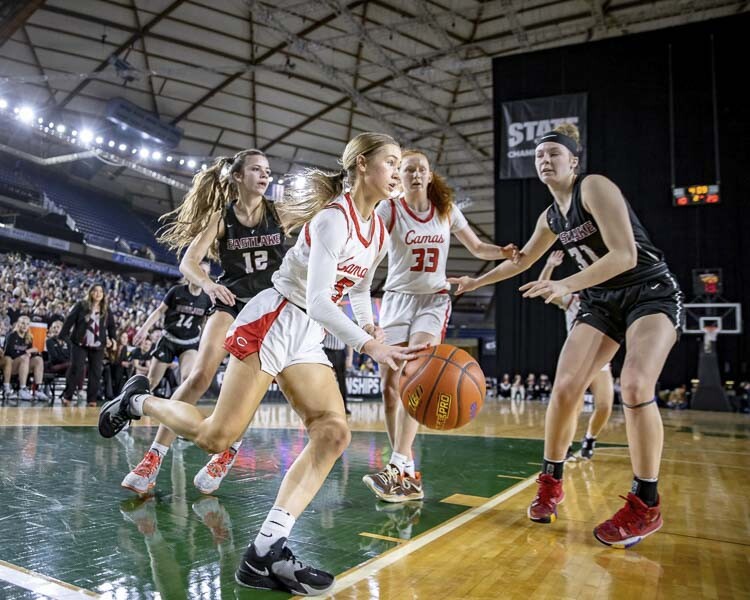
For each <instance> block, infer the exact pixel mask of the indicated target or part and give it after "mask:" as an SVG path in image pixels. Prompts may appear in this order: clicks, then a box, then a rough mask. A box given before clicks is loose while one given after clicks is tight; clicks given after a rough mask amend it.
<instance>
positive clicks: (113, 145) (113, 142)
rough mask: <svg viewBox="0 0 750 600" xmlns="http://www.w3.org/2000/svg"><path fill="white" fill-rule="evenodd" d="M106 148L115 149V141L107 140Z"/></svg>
mask: <svg viewBox="0 0 750 600" xmlns="http://www.w3.org/2000/svg"><path fill="white" fill-rule="evenodd" d="M107 146H109V147H110V148H114V147H115V140H109V141H108V142H107Z"/></svg>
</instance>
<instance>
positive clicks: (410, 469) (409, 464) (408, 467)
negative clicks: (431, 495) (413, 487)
mask: <svg viewBox="0 0 750 600" xmlns="http://www.w3.org/2000/svg"><path fill="white" fill-rule="evenodd" d="M404 475H408V476H409V477H416V476H417V471H416V469H415V467H414V461H413V460H408V461H406V463H404Z"/></svg>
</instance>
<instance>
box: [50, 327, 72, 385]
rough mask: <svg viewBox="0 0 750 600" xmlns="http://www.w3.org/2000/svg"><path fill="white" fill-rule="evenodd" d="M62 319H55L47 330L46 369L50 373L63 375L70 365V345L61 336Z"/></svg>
mask: <svg viewBox="0 0 750 600" xmlns="http://www.w3.org/2000/svg"><path fill="white" fill-rule="evenodd" d="M62 325H63V323H62V321H54V322H53V323H52V324H51V325H50V326H49V330H48V331H47V342H46V343H45V347H46V348H47V364H46V365H45V369H46V370H47V371H48V372H50V373H55V374H56V375H57V374H60V375H63V374H64V373H65V372H66V371H67V370H68V367H69V366H70V346H69V345H68V342H67V341H66V340H64V339H63V338H61V337H60V331H62Z"/></svg>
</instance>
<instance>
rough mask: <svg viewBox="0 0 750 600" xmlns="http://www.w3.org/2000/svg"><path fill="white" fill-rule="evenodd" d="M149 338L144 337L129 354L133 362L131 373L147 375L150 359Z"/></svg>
mask: <svg viewBox="0 0 750 600" xmlns="http://www.w3.org/2000/svg"><path fill="white" fill-rule="evenodd" d="M151 346H152V344H151V340H150V339H149V338H145V339H144V340H143V341H142V342H141V344H140V346H138V347H137V348H136V349H135V350H133V353H132V354H131V355H130V360H131V361H132V362H133V375H145V376H146V377H148V367H149V362H150V361H151Z"/></svg>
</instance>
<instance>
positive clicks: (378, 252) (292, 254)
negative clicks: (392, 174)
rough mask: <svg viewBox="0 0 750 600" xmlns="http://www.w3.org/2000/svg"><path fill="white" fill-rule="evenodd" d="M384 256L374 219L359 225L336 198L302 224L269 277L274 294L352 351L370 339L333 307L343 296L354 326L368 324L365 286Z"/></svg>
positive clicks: (345, 202) (383, 235) (346, 201)
mask: <svg viewBox="0 0 750 600" xmlns="http://www.w3.org/2000/svg"><path fill="white" fill-rule="evenodd" d="M387 251H388V232H387V231H386V228H385V225H384V224H383V221H382V219H381V218H380V217H378V215H377V214H375V213H373V215H372V218H370V219H369V220H368V221H365V220H363V219H362V217H361V216H360V214H359V212H358V211H357V208H356V207H355V206H354V203H353V202H352V200H351V198H350V197H349V194H344V195H343V196H340V197H339V198H337V199H336V200H334V201H333V202H331V203H330V204H328V205H327V206H326V207H325V208H323V209H322V210H321V211H320V212H319V213H318V214H316V215H315V216H314V217H313V219H312V220H311V221H310V222H309V223H307V224H306V225H305V226H304V227H303V228H302V231H301V232H300V235H299V237H298V238H297V243H296V244H295V245H294V247H293V248H292V249H291V250H289V252H287V254H286V256H284V260H283V261H282V263H281V267H280V268H279V270H278V271H276V273H274V275H273V277H272V281H273V285H274V287H275V288H276V290H277V291H278V292H279V293H280V294H281V295H282V296H284V297H285V298H287V299H288V300H289V301H290V302H292V303H293V304H296V305H297V306H299V307H300V308H302V309H305V310H307V314H308V315H309V316H310V318H311V319H313V320H315V321H317V322H318V323H320V324H321V325H322V326H323V327H325V329H327V330H328V331H330V332H331V333H333V335H335V336H336V337H337V338H339V339H340V340H341V341H343V342H344V343H346V344H349V345H350V346H352V347H353V348H354V349H355V350H357V352H359V351H360V350H361V349H362V346H363V345H364V344H365V343H367V342H368V341H369V340H371V339H372V338H371V336H370V335H369V334H368V333H366V332H365V331H363V330H362V329H361V327H358V326H357V325H355V324H354V323H353V322H352V321H351V320H349V318H348V317H347V316H346V315H345V314H344V313H343V312H342V311H341V310H340V309H339V308H338V306H337V305H338V304H339V303H340V302H341V300H342V298H343V297H344V296H345V295H346V294H347V293H348V294H349V300H350V302H351V305H352V310H353V311H354V316H355V318H356V319H357V323H359V325H360V326H362V327H363V326H365V325H368V324H370V325H371V324H372V323H373V318H372V304H371V300H370V286H371V284H372V278H373V275H374V274H375V269H376V268H377V266H378V264H380V262H381V261H382V260H383V258H384V257H385V254H386V252H387Z"/></svg>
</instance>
